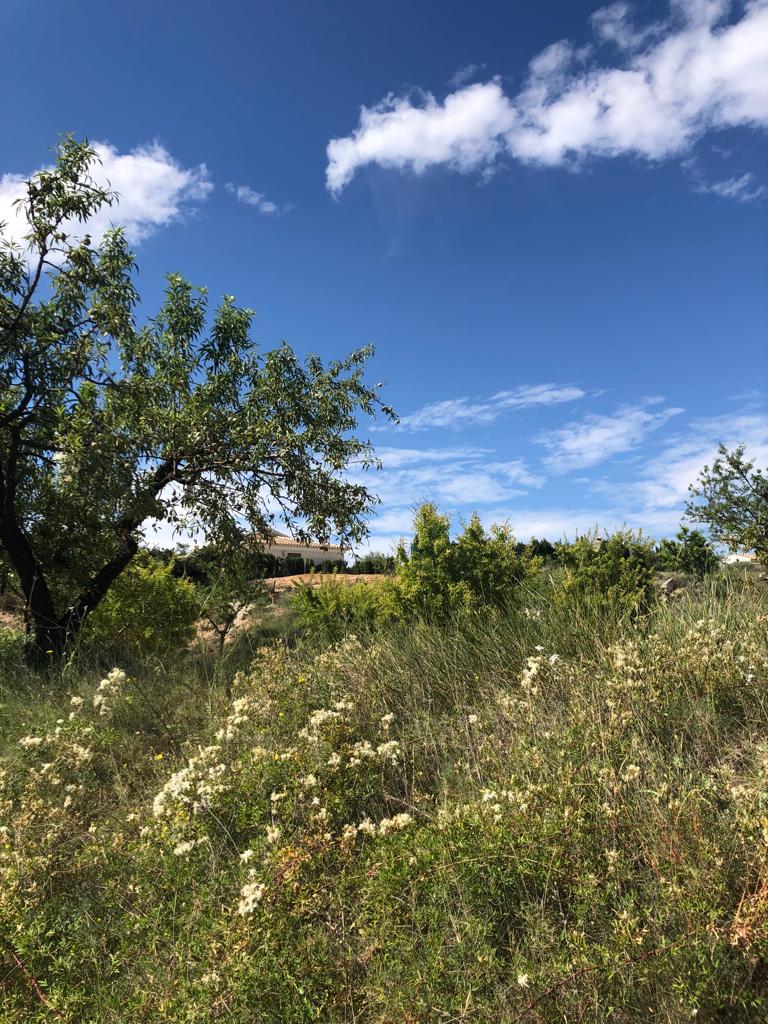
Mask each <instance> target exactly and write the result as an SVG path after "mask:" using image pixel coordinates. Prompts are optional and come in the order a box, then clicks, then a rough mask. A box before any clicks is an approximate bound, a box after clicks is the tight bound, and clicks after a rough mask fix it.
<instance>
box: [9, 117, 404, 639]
mask: <svg viewBox="0 0 768 1024" xmlns="http://www.w3.org/2000/svg"><path fill="white" fill-rule="evenodd" d="M95 160H96V154H95V153H94V151H93V149H91V148H90V146H89V145H88V143H87V142H85V141H78V140H76V139H74V138H72V137H66V138H65V139H63V140H62V141H61V143H60V144H59V146H58V148H57V152H56V162H55V166H53V167H52V168H50V169H48V170H44V171H41V172H39V173H38V174H36V175H35V176H34V177H32V178H31V179H30V180H29V181H28V182H27V183H26V193H25V195H24V196H23V197H22V198H21V199H20V201H19V204H20V209H21V212H22V214H23V216H24V218H25V220H26V224H27V226H28V232H27V235H26V237H25V239H24V240H23V241H19V240H13V239H10V238H8V237H6V233H5V231H4V230H2V228H1V227H0V545H2V550H3V552H4V556H5V559H6V560H7V562H8V563H9V564H10V566H11V567H12V569H13V571H14V573H15V576H16V577H17V580H18V584H19V588H20V590H21V592H22V594H23V597H24V601H25V607H26V615H27V621H28V628H29V631H30V635H31V638H32V640H33V645H34V647H35V648H36V650H37V652H38V654H39V653H41V652H42V653H45V652H54V653H60V652H61V651H63V650H64V649H65V648H66V646H67V644H68V643H69V642H70V641H71V639H72V638H73V637H74V635H75V634H76V633H77V631H78V629H79V627H80V625H81V624H82V622H83V620H84V619H85V617H86V616H87V615H88V614H89V612H90V611H92V610H93V609H94V608H95V607H96V606H97V605H98V604H99V602H100V601H101V600H102V598H103V597H104V595H105V594H106V593H107V591H108V589H109V587H110V585H111V584H112V582H113V581H114V580H115V579H116V578H117V577H118V576H119V575H120V573H121V572H122V571H123V570H124V569H125V567H126V566H127V565H128V564H129V563H130V561H131V559H132V558H133V556H134V554H135V553H136V551H137V549H138V546H139V542H140V539H141V535H142V528H143V527H144V526H145V524H146V523H147V522H148V520H151V519H159V520H166V521H170V522H172V523H180V522H182V521H184V522H185V523H186V524H187V525H190V526H191V527H193V528H197V529H199V530H201V531H203V532H204V533H205V535H206V536H208V537H209V538H211V539H212V540H213V541H214V542H215V543H217V544H219V545H221V546H223V547H224V548H226V547H227V546H229V547H235V546H236V545H237V544H238V543H239V541H240V539H241V538H242V536H243V535H244V534H245V533H246V532H255V533H256V534H258V533H259V532H260V531H263V530H265V529H266V528H267V527H268V525H269V523H270V522H271V521H272V520H273V518H274V517H275V514H277V513H279V514H280V516H281V517H282V518H283V521H284V522H285V523H287V525H288V527H289V528H290V529H292V530H293V531H294V533H295V534H296V536H297V537H298V538H299V539H309V538H310V537H314V538H318V539H320V540H321V541H324V542H327V541H328V540H329V539H330V537H331V535H335V536H336V537H337V538H338V539H339V541H340V542H341V543H342V544H351V543H354V542H355V541H357V540H359V539H360V538H361V536H363V535H364V533H365V517H366V515H367V514H368V513H369V512H370V511H371V509H372V507H373V505H374V504H375V502H376V499H375V497H374V496H373V495H372V494H371V493H370V492H369V490H368V489H367V488H366V487H364V486H363V485H361V484H360V483H357V482H351V481H350V480H349V479H348V478H347V476H346V475H345V470H346V469H348V468H349V467H350V466H355V467H356V468H368V467H371V466H374V465H375V458H374V454H373V451H372V448H371V446H370V445H369V443H368V442H366V441H364V440H360V439H359V438H358V437H357V436H356V431H357V428H358V422H359V420H360V418H361V417H371V416H374V415H375V414H376V413H377V412H383V414H384V415H385V416H391V415H392V413H391V411H390V410H389V409H388V408H387V407H386V406H384V405H383V404H382V402H381V400H380V397H379V392H378V386H377V387H370V386H368V385H367V384H366V383H365V381H364V378H363V372H364V364H365V362H366V360H367V358H368V357H369V356H370V354H371V351H372V350H371V349H370V348H362V349H360V350H358V351H356V352H353V353H352V354H351V355H349V356H348V357H346V358H344V359H341V360H339V361H336V362H332V363H330V364H329V365H327V366H326V365H324V364H323V363H322V362H321V360H320V359H319V358H318V357H317V356H309V357H307V358H306V359H305V360H301V359H299V358H298V356H297V355H296V354H295V353H294V352H293V351H292V349H291V348H290V347H289V346H288V345H286V344H285V343H283V344H281V345H280V346H279V347H277V348H275V349H273V350H271V351H267V352H264V353H262V352H260V351H259V350H258V349H257V347H256V346H255V344H254V343H253V342H252V340H251V333H250V332H251V324H252V320H253V315H254V314H253V311H252V310H250V309H246V308H241V307H240V306H238V305H237V303H236V301H235V298H234V297H233V296H231V295H226V296H224V298H223V299H222V301H221V302H220V304H219V305H218V307H217V308H216V309H215V311H213V313H212V315H209V308H208V298H207V294H206V290H205V289H204V288H197V287H193V286H192V285H191V284H190V283H189V282H187V281H186V280H184V279H183V278H182V277H181V276H180V275H178V274H169V275H168V278H167V288H166V292H165V301H164V303H163V305H162V308H161V309H160V310H159V312H158V313H157V315H156V316H154V317H152V318H150V319H145V320H144V322H143V323H141V324H139V323H138V318H137V311H138V308H139V296H138V293H137V291H136V288H135V285H134V277H135V269H136V268H135V262H134V257H133V254H132V253H131V252H130V251H129V249H128V247H127V244H126V241H125V238H124V235H123V233H122V231H121V230H120V229H119V228H115V229H113V230H110V231H108V232H107V233H106V234H105V235H104V237H103V238H102V239H100V240H98V243H93V242H92V240H91V239H90V238H89V236H88V233H87V232H88V221H89V219H90V218H91V217H92V216H93V215H94V213H95V212H96V211H97V210H99V209H100V208H102V207H103V206H104V205H109V204H111V203H113V202H114V200H115V198H116V196H115V195H114V193H112V192H110V191H109V190H108V189H106V188H102V187H100V186H99V185H98V184H97V183H96V182H95V181H94V179H93V177H92V176H91V173H90V172H91V169H92V167H93V164H94V162H95Z"/></svg>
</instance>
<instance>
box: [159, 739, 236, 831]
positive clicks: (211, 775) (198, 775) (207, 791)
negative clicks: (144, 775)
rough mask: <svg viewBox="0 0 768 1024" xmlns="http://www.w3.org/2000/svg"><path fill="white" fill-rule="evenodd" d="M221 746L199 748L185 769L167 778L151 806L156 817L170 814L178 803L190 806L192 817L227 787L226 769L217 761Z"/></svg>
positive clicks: (219, 760) (219, 759) (219, 757)
mask: <svg viewBox="0 0 768 1024" xmlns="http://www.w3.org/2000/svg"><path fill="white" fill-rule="evenodd" d="M220 755H221V747H219V746H210V747H201V748H200V751H199V753H198V754H196V755H195V756H194V757H191V758H190V759H189V762H188V764H187V765H186V767H185V768H181V769H180V770H179V771H177V772H174V774H173V775H172V776H171V777H170V779H168V781H167V782H166V784H165V785H164V786H163V788H162V789H161V790H160V792H159V793H158V794H157V796H156V797H155V799H154V803H153V805H152V811H153V813H154V815H155V817H156V818H160V817H163V816H164V815H168V814H170V813H171V812H172V811H173V809H174V806H177V805H179V804H181V805H184V806H187V807H190V808H191V809H192V813H193V814H197V813H198V812H199V811H200V810H202V809H203V808H205V807H207V806H208V805H209V804H210V802H211V800H212V799H213V798H214V797H215V796H216V795H217V794H218V793H223V792H224V791H225V790H226V788H227V783H226V782H225V780H224V775H225V774H226V771H227V766H226V765H225V764H223V763H222V762H221V756H220Z"/></svg>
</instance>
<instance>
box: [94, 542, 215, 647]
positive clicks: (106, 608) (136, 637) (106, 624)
mask: <svg viewBox="0 0 768 1024" xmlns="http://www.w3.org/2000/svg"><path fill="white" fill-rule="evenodd" d="M199 614H200V595H199V594H198V592H197V591H196V589H195V587H194V586H193V584H192V583H190V582H189V580H185V579H179V578H177V577H176V576H175V575H174V573H173V568H172V566H171V565H170V564H169V565H163V564H162V563H161V562H158V561H156V560H155V559H152V558H149V557H145V558H141V559H139V560H137V561H135V562H133V563H132V564H131V565H130V566H129V567H128V568H127V569H126V570H125V572H124V573H122V575H121V576H120V578H119V579H118V580H117V582H116V583H115V585H114V586H113V587H112V588H111V590H110V591H109V593H108V594H107V596H106V597H105V598H104V600H103V601H102V602H101V604H100V605H99V607H98V608H97V609H96V611H95V612H94V613H93V615H92V616H90V619H89V621H88V625H87V628H86V630H85V634H84V637H83V639H84V640H85V641H86V643H87V644H89V645H90V644H92V645H93V647H94V649H95V650H96V651H97V652H98V653H99V654H100V655H101V656H106V655H108V656H110V657H116V658H119V659H130V660H131V661H135V660H137V659H141V658H146V657H150V656H156V657H168V656H170V655H174V654H175V656H178V654H179V652H180V651H181V650H183V649H184V648H185V647H186V645H187V644H188V643H189V641H190V640H191V639H192V636H193V634H194V626H195V621H196V619H197V617H198V615H199Z"/></svg>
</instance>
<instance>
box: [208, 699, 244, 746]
mask: <svg viewBox="0 0 768 1024" xmlns="http://www.w3.org/2000/svg"><path fill="white" fill-rule="evenodd" d="M252 710H253V700H252V699H251V698H250V697H237V698H235V700H233V701H232V712H231V714H229V715H228V716H227V717H226V718H225V719H224V724H223V725H222V727H221V728H220V729H219V731H218V732H217V733H216V739H217V740H218V741H219V743H231V742H232V740H233V739H235V737H236V736H237V735H238V733H239V732H240V727H241V726H243V725H245V724H246V723H247V722H248V721H249V720H250V712H251V711H252Z"/></svg>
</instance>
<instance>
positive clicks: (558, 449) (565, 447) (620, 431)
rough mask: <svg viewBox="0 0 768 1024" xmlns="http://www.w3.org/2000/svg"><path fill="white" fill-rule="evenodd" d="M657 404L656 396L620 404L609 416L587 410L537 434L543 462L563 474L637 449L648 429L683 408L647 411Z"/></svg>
mask: <svg viewBox="0 0 768 1024" xmlns="http://www.w3.org/2000/svg"><path fill="white" fill-rule="evenodd" d="M658 404H659V400H658V399H646V400H645V402H643V403H642V404H640V405H622V406H620V407H619V408H618V409H617V410H616V412H615V413H614V414H613V415H612V416H604V415H601V414H598V413H588V414H587V415H586V416H585V417H584V418H583V419H582V420H578V421H574V422H571V423H566V424H565V426H563V427H560V428H558V429H557V430H552V431H548V432H547V433H543V434H540V435H539V437H538V439H537V440H538V442H539V443H540V444H542V445H544V447H545V448H546V449H547V451H548V454H547V455H546V456H545V457H544V464H545V465H546V466H548V467H549V468H550V469H552V470H554V471H555V472H557V473H567V472H569V471H570V470H573V469H585V468H586V467H588V466H595V465H597V464H598V463H599V462H603V461H604V460H605V459H609V458H611V457H612V456H614V455H620V454H622V453H623V452H628V451H631V450H632V449H634V448H637V447H638V446H639V445H640V444H641V443H642V442H643V441H644V440H645V438H646V437H647V436H648V435H649V434H650V433H651V432H652V431H654V430H658V429H659V427H662V426H663V425H664V424H665V423H666V422H667V421H668V420H669V419H670V418H671V417H672V416H676V415H678V414H679V413H681V412H682V411H683V410H682V409H676V408H667V409H661V410H659V411H658V412H652V411H650V409H649V407H653V406H656V405H658Z"/></svg>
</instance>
